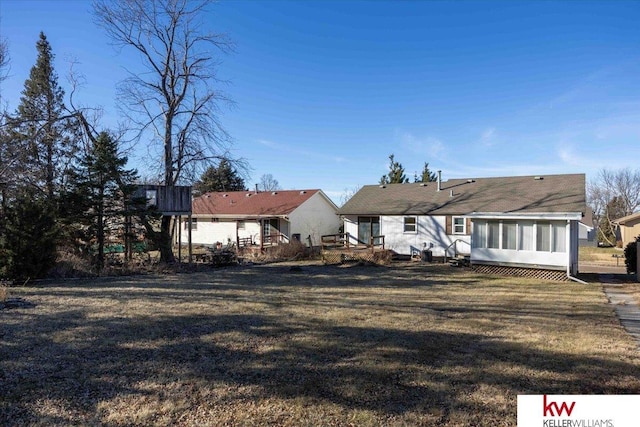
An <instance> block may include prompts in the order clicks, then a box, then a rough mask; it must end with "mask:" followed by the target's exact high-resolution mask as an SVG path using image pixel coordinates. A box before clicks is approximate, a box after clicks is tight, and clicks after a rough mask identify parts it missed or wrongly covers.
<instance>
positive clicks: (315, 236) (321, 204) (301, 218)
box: [289, 192, 357, 246]
mask: <svg viewBox="0 0 640 427" xmlns="http://www.w3.org/2000/svg"><path fill="white" fill-rule="evenodd" d="M289 223H290V227H289V233H290V235H289V237H292V236H293V235H294V234H300V240H301V241H302V243H304V244H307V245H308V244H309V240H308V239H307V237H308V236H311V240H312V242H313V244H314V245H316V246H317V245H320V238H321V236H323V235H325V234H336V233H337V232H338V228H339V227H340V218H339V217H338V215H337V214H336V209H335V206H333V205H332V204H331V203H330V202H329V201H327V199H325V198H324V196H323V195H322V194H320V192H317V193H316V194H314V195H313V196H311V197H310V198H309V199H308V200H307V201H306V202H304V203H303V204H301V205H300V206H298V208H297V209H296V210H294V211H293V212H291V214H290V215H289ZM356 230H357V227H356Z"/></svg>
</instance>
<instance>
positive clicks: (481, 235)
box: [473, 221, 487, 248]
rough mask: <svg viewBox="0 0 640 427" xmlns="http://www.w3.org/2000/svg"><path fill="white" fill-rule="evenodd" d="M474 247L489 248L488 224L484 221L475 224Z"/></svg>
mask: <svg viewBox="0 0 640 427" xmlns="http://www.w3.org/2000/svg"><path fill="white" fill-rule="evenodd" d="M473 247H474V248H486V247H487V223H486V222H484V221H477V222H474V224H473Z"/></svg>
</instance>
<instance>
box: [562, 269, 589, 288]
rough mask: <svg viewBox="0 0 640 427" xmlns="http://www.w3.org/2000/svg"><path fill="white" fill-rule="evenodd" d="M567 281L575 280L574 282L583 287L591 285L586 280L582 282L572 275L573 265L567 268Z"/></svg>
mask: <svg viewBox="0 0 640 427" xmlns="http://www.w3.org/2000/svg"><path fill="white" fill-rule="evenodd" d="M567 279H569V280H573V281H574V282H578V283H582V284H583V285H588V284H589V283H587V282H585V281H584V280H580V279H578V278H577V277H573V276H572V275H571V265H568V266H567Z"/></svg>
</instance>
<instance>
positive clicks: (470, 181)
mask: <svg viewBox="0 0 640 427" xmlns="http://www.w3.org/2000/svg"><path fill="white" fill-rule="evenodd" d="M467 182H468V183H472V182H476V180H475V179H468V180H467Z"/></svg>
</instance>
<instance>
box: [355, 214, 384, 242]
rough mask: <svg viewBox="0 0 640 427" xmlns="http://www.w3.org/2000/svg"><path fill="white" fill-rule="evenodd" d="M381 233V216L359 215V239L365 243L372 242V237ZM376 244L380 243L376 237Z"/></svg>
mask: <svg viewBox="0 0 640 427" xmlns="http://www.w3.org/2000/svg"><path fill="white" fill-rule="evenodd" d="M379 235H380V217H379V216H359V217H358V241H359V242H360V243H363V244H365V245H369V244H371V238H372V237H374V236H379ZM375 240H376V241H374V242H373V243H374V244H376V245H377V244H379V242H378V240H379V239H375Z"/></svg>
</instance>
